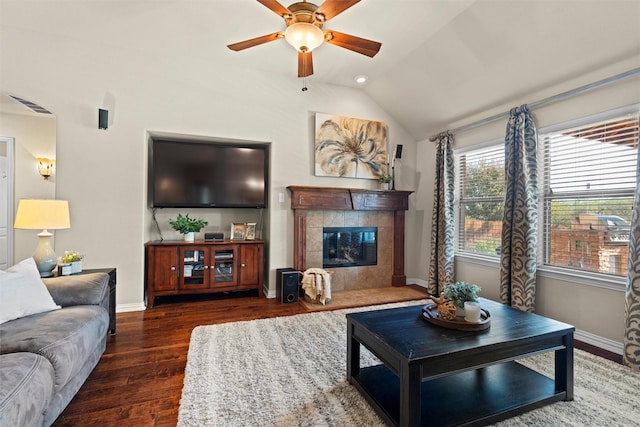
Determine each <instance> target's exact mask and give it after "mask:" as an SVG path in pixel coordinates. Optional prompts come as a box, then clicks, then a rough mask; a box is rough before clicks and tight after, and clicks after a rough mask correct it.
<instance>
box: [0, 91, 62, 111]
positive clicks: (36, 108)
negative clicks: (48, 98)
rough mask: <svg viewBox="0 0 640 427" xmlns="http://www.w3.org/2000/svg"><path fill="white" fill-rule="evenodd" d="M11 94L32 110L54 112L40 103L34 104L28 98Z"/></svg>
mask: <svg viewBox="0 0 640 427" xmlns="http://www.w3.org/2000/svg"><path fill="white" fill-rule="evenodd" d="M9 96H10V97H11V98H13V99H15V100H16V101H18V102H19V103H21V104H22V105H24V106H25V107H27V108H29V109H30V110H33V111H35V112H36V113H42V114H53V113H51V111H49V110H47V109H46V108H43V107H41V106H39V105H38V104H34V103H33V102H31V101H27V100H26V99H22V98H18V97H17V96H13V95H9Z"/></svg>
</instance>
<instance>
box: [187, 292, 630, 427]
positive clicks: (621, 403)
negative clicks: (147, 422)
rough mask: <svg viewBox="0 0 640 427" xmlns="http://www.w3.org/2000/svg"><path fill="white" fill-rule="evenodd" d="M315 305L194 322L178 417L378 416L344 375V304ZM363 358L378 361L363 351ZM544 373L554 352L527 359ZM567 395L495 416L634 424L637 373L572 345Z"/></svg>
mask: <svg viewBox="0 0 640 427" xmlns="http://www.w3.org/2000/svg"><path fill="white" fill-rule="evenodd" d="M424 303H426V300H425V301H418V302H416V301H413V302H410V303H397V304H387V305H382V306H375V307H361V308H355V309H347V310H336V311H322V312H317V313H309V314H300V315H296V316H288V317H278V318H272V319H262V320H254V321H247V322H234V323H226V324H220V325H211V326H199V327H197V328H195V329H194V330H193V333H192V336H191V343H190V346H189V354H188V360H187V367H186V371H185V379H184V386H183V390H182V398H181V400H180V410H179V415H178V426H181V427H184V426H194V427H195V426H198V427H202V426H314V427H316V426H383V425H384V423H383V422H382V420H381V419H380V418H379V417H378V416H377V414H376V413H375V412H374V410H373V409H372V408H371V407H370V406H369V404H368V403H367V402H366V401H365V400H364V398H363V397H362V396H360V394H359V393H358V391H357V390H356V389H355V388H354V387H353V386H351V385H349V384H348V383H347V381H346V380H345V378H346V339H347V338H346V318H345V315H346V314H347V313H349V312H355V311H363V310H371V309H379V308H391V307H398V306H406V305H414V304H424ZM362 358H363V364H364V365H372V364H378V363H379V361H377V360H376V359H375V357H374V356H373V355H371V354H370V353H368V352H367V351H362ZM523 363H524V364H526V365H527V366H529V367H531V368H533V369H536V370H539V371H540V372H542V373H543V374H545V375H548V376H551V375H552V369H553V368H552V366H553V355H552V354H543V355H538V356H535V357H531V358H528V359H525V361H524V362H523ZM574 387H575V400H574V401H572V402H558V403H555V404H552V405H548V406H545V407H542V408H540V409H536V410H534V411H531V412H528V413H526V414H523V415H520V416H518V417H515V418H511V419H509V420H506V421H503V422H501V423H499V424H497V425H499V426H587V425H588V426H607V427H611V426H637V425H639V424H640V399H638V393H639V392H640V374H639V373H637V372H633V371H631V370H630V369H628V368H626V367H624V366H621V365H618V364H616V363H614V362H610V361H608V360H605V359H602V358H600V357H597V356H593V355H590V354H588V353H585V352H583V351H580V350H575V382H574Z"/></svg>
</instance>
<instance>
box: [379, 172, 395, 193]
mask: <svg viewBox="0 0 640 427" xmlns="http://www.w3.org/2000/svg"><path fill="white" fill-rule="evenodd" d="M391 181H393V177H392V176H391V175H387V174H386V173H383V174H382V175H380V176H379V177H378V182H379V183H380V188H382V189H383V190H388V189H389V184H390V183H391Z"/></svg>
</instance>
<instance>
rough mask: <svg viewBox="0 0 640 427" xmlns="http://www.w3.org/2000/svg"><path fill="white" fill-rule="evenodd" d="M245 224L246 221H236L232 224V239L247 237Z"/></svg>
mask: <svg viewBox="0 0 640 427" xmlns="http://www.w3.org/2000/svg"><path fill="white" fill-rule="evenodd" d="M244 225H245V224H244V222H234V223H233V224H231V240H244V239H245V227H244ZM254 230H255V229H254ZM254 235H255V231H254Z"/></svg>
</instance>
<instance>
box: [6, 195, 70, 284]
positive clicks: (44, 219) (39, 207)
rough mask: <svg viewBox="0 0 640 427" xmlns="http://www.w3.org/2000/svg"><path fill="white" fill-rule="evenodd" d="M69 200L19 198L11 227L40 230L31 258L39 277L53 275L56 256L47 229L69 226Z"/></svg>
mask: <svg viewBox="0 0 640 427" xmlns="http://www.w3.org/2000/svg"><path fill="white" fill-rule="evenodd" d="M69 227H71V223H70V221H69V202H67V201H66V200H47V199H21V200H20V202H18V211H17V212H16V220H15V222H14V224H13V228H19V229H24V230H40V229H42V232H40V233H38V248H37V249H36V252H35V253H34V254H33V259H34V261H35V262H36V265H37V266H38V271H39V272H40V277H51V276H53V270H54V269H55V268H56V265H57V263H58V261H57V260H58V258H57V257H56V253H55V252H54V251H53V245H52V240H53V234H51V233H50V232H49V231H47V230H57V229H61V228H69Z"/></svg>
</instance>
